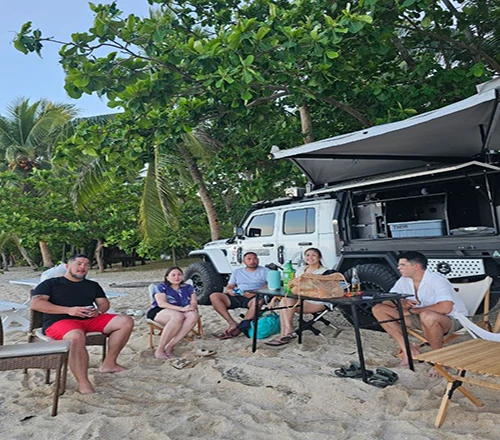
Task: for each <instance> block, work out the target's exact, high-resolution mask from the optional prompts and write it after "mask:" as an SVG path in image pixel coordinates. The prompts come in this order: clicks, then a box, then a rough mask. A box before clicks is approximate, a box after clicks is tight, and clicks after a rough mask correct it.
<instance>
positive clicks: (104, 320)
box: [45, 313, 118, 340]
mask: <svg viewBox="0 0 500 440" xmlns="http://www.w3.org/2000/svg"><path fill="white" fill-rule="evenodd" d="M115 316H118V315H113V314H111V313H104V314H102V315H98V316H96V317H95V318H88V319H61V320H60V321H57V322H54V324H52V325H51V326H50V327H49V328H47V330H45V334H46V335H47V336H48V337H49V338H52V339H57V340H60V339H63V338H64V335H65V334H66V333H68V332H70V331H71V330H82V331H83V332H85V333H90V332H99V333H103V332H104V328H105V327H106V326H107V325H108V324H109V322H110V321H111V320H112V319H113V318H114V317H115Z"/></svg>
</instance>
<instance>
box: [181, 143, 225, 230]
mask: <svg viewBox="0 0 500 440" xmlns="http://www.w3.org/2000/svg"><path fill="white" fill-rule="evenodd" d="M179 151H180V153H181V155H182V157H184V159H185V161H186V163H187V166H188V169H189V172H190V174H191V177H192V178H193V180H194V181H195V182H196V185H197V186H198V193H199V195H200V199H201V203H202V204H203V208H205V212H206V213H207V218H208V224H209V226H210V235H211V237H212V240H218V239H219V238H220V224H219V219H218V217H217V212H216V211H215V207H214V203H213V201H212V197H211V196H210V193H209V192H208V189H207V187H206V185H205V181H204V180H203V176H202V175H201V173H200V170H199V168H198V165H197V164H196V159H195V158H194V157H193V155H192V154H191V152H190V151H189V150H188V149H187V148H186V147H185V146H183V145H182V144H180V145H179Z"/></svg>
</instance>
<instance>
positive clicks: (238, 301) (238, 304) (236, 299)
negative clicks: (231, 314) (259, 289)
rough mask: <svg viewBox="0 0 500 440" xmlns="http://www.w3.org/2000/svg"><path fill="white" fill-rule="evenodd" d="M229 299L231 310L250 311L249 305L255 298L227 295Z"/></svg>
mask: <svg viewBox="0 0 500 440" xmlns="http://www.w3.org/2000/svg"><path fill="white" fill-rule="evenodd" d="M226 295H227V297H228V298H229V308H230V309H240V308H241V309H248V303H249V302H250V301H252V299H253V298H245V297H244V296H240V295H238V296H232V295H228V294H227V293H226Z"/></svg>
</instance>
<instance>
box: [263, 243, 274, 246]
mask: <svg viewBox="0 0 500 440" xmlns="http://www.w3.org/2000/svg"><path fill="white" fill-rule="evenodd" d="M262 247H274V243H265V244H263V245H262Z"/></svg>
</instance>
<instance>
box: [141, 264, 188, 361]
mask: <svg viewBox="0 0 500 440" xmlns="http://www.w3.org/2000/svg"><path fill="white" fill-rule="evenodd" d="M147 316H148V318H149V319H152V320H154V321H156V322H159V323H160V324H163V325H164V328H163V331H162V333H161V337H160V343H159V344H158V348H157V350H156V352H155V357H156V358H157V359H169V358H170V357H171V356H172V354H173V352H174V348H175V346H176V345H177V344H178V343H179V341H181V340H182V339H183V338H184V336H186V335H187V334H188V333H189V331H190V330H191V329H192V328H193V327H194V326H195V325H196V323H197V322H198V297H197V296H196V292H195V290H194V288H193V286H190V285H189V284H185V283H184V274H183V272H182V270H181V268H179V267H170V268H169V269H168V270H167V272H166V273H165V281H164V283H162V284H158V285H157V286H156V288H155V290H154V293H153V302H152V304H151V308H150V309H149V311H148V314H147Z"/></svg>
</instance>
